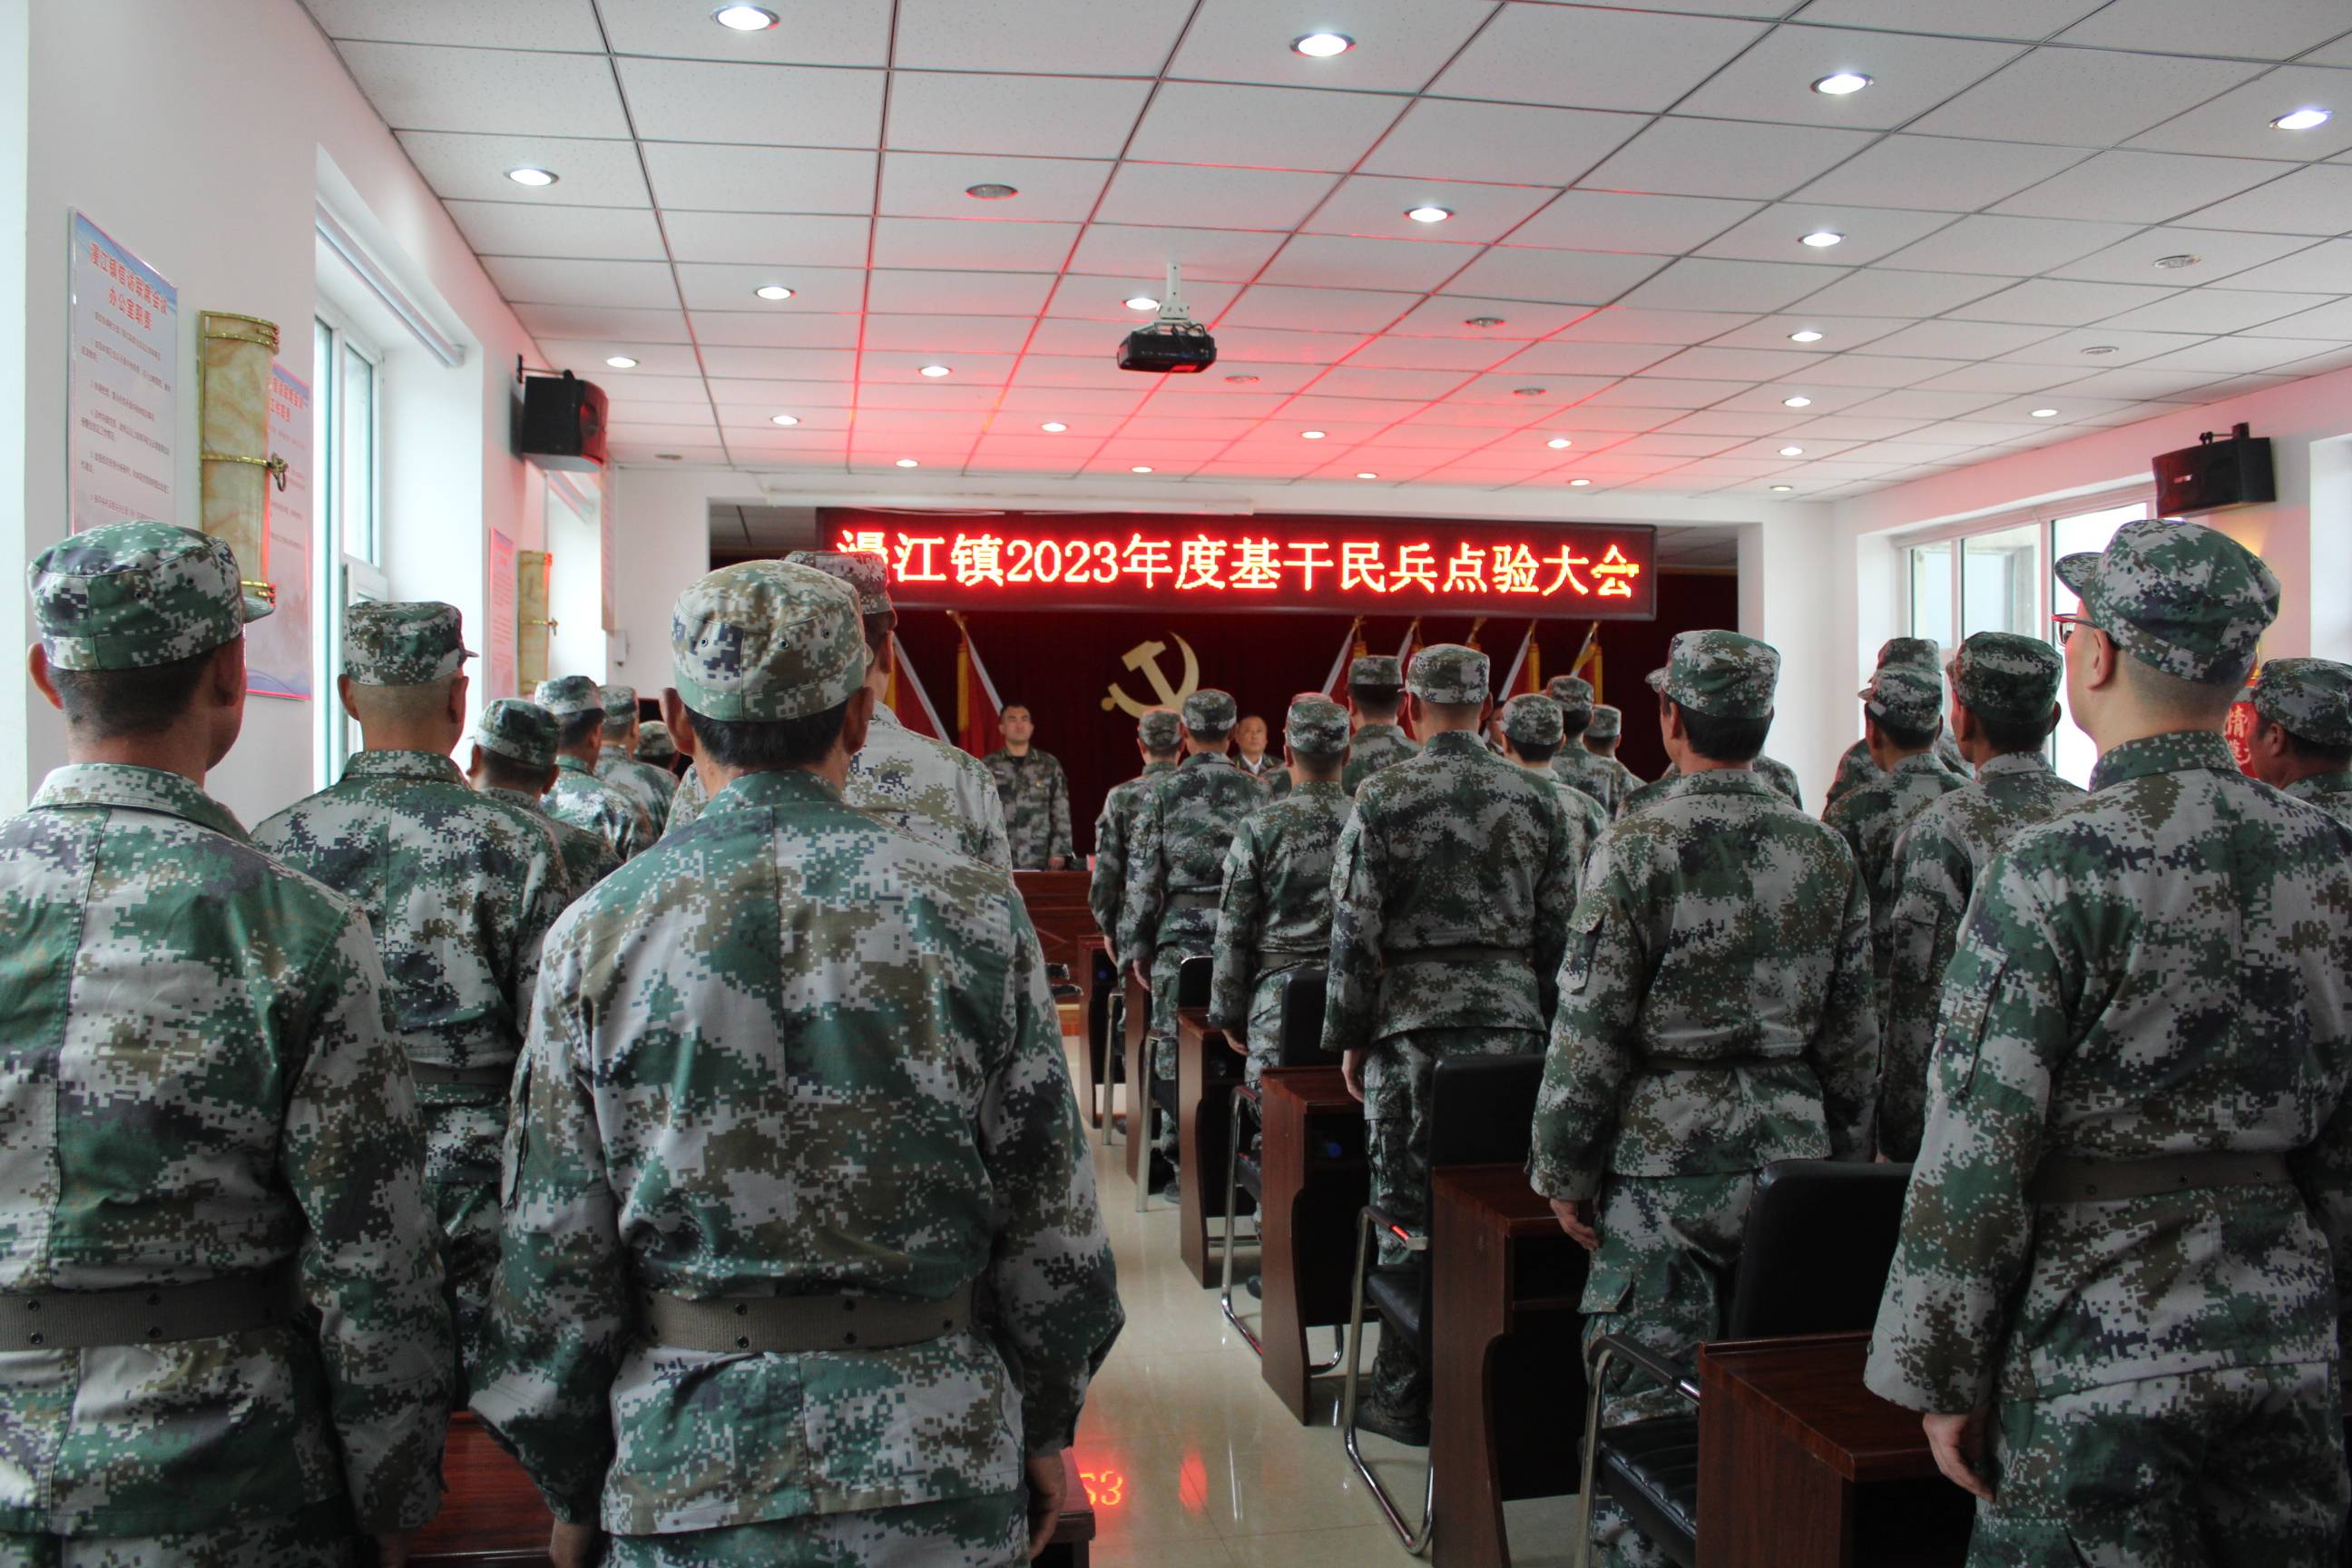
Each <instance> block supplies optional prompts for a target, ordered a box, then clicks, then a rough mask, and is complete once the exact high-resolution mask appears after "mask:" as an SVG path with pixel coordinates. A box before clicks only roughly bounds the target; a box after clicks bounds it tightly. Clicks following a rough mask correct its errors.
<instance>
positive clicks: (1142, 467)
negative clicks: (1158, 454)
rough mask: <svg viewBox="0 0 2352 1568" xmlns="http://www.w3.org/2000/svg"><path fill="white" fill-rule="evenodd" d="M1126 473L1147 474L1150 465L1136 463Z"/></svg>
mask: <svg viewBox="0 0 2352 1568" xmlns="http://www.w3.org/2000/svg"><path fill="white" fill-rule="evenodd" d="M1127 471H1128V472H1129V473H1130V474H1148V473H1150V471H1151V465H1150V464H1149V463H1138V464H1136V465H1135V467H1133V468H1129V469H1128V470H1127Z"/></svg>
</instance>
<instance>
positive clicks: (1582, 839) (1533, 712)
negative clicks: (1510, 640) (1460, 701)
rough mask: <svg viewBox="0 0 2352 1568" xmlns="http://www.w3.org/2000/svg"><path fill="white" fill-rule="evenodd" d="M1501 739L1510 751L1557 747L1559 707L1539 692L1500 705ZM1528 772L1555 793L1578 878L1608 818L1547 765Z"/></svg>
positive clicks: (1526, 693) (1607, 823)
mask: <svg viewBox="0 0 2352 1568" xmlns="http://www.w3.org/2000/svg"><path fill="white" fill-rule="evenodd" d="M1503 738H1504V739H1505V740H1507V741H1508V742H1510V743H1511V744H1512V745H1513V746H1514V747H1527V746H1534V747H1537V748H1538V749H1542V748H1547V747H1557V746H1558V745H1559V743H1560V742H1561V740H1562V738H1563V737H1562V729H1561V722H1560V716H1559V704H1558V703H1557V702H1554V701H1553V700H1551V699H1550V698H1549V697H1547V696H1545V695H1543V694H1542V693H1541V692H1537V691H1524V692H1521V693H1520V694H1519V695H1518V696H1517V697H1514V698H1512V699H1511V700H1509V701H1508V702H1506V703H1504V704H1503ZM1574 743H1575V742H1570V744H1571V745H1572V744H1574ZM1525 754H1526V753H1525V752H1521V755H1522V756H1524V755H1525ZM1529 771H1530V772H1532V773H1536V774H1537V776H1538V777H1539V778H1542V779H1544V780H1545V781H1547V782H1548V783H1549V784H1551V785H1552V787H1553V788H1555V789H1557V790H1559V805H1560V810H1561V811H1562V812H1563V813H1564V814H1565V815H1566V816H1567V817H1568V828H1569V832H1570V836H1571V837H1574V838H1575V839H1576V842H1577V848H1576V870H1577V875H1578V876H1579V877H1581V876H1582V875H1583V874H1584V867H1585V863H1586V862H1587V861H1589V860H1591V858H1592V848H1593V846H1594V845H1596V844H1598V843H1600V842H1601V833H1602V832H1603V831H1604V830H1605V829H1606V828H1607V827H1608V826H1609V814H1608V813H1607V812H1606V811H1604V810H1603V809H1602V808H1601V803H1600V802H1599V801H1598V800H1595V799H1594V798H1593V797H1592V796H1591V795H1587V794H1586V793H1585V792H1584V791H1582V790H1580V789H1579V788H1577V787H1576V786H1575V785H1574V784H1570V783H1569V782H1568V781H1567V780H1565V779H1563V778H1561V777H1560V776H1559V774H1557V773H1553V772H1552V771H1551V764H1550V763H1548V762H1547V763H1540V764H1538V765H1537V766H1535V767H1533V768H1530V769H1529Z"/></svg>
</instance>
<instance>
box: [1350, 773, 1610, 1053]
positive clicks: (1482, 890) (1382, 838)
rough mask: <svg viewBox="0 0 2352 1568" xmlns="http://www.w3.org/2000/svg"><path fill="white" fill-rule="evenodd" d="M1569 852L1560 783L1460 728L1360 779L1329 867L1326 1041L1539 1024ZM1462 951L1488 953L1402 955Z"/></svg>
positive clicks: (1563, 918) (1570, 885)
mask: <svg viewBox="0 0 2352 1568" xmlns="http://www.w3.org/2000/svg"><path fill="white" fill-rule="evenodd" d="M1579 851H1580V845H1579V843H1578V842H1577V838H1576V835H1575V830H1574V829H1572V828H1571V827H1570V826H1569V823H1568V816H1567V813H1566V812H1564V811H1563V810H1562V809H1561V807H1560V804H1559V788H1558V786H1557V785H1556V784H1553V783H1552V782H1551V781H1550V780H1549V779H1545V778H1542V777H1540V776H1538V775H1537V774H1535V773H1530V772H1528V770H1527V769H1525V768H1523V767H1521V766H1519V765H1518V764H1517V763H1513V762H1507V761H1506V760H1504V759H1503V758H1501V757H1498V756H1496V755H1495V754H1494V753H1493V752H1489V751H1488V750H1486V746H1485V744H1484V743H1483V742H1481V741H1480V740H1479V738H1478V737H1477V736H1475V735H1473V734H1470V733H1468V732H1466V731H1445V732H1444V733H1443V734H1439V735H1435V736H1433V737H1431V739H1430V742H1429V746H1428V748H1427V749H1426V750H1425V751H1423V752H1422V753H1421V754H1420V755H1419V756H1417V757H1415V758H1413V759H1412V761H1411V762H1409V763H1403V764H1402V765H1401V766H1398V767H1395V768H1391V769H1389V770H1388V771H1387V772H1385V773H1381V774H1380V775H1379V776H1378V777H1377V778H1375V779H1373V780H1371V781H1370V782H1368V784H1367V785H1366V787H1365V788H1364V790H1363V791H1362V792H1361V793H1360V794H1359V795H1357V796H1356V815H1355V816H1353V817H1352V818H1350V819H1349V823H1348V826H1346V827H1345V828H1343V829H1342V830H1341V831H1340V834H1339V859H1338V862H1337V863H1336V864H1335V865H1334V866H1333V867H1332V869H1331V895H1332V899H1333V900H1334V902H1333V909H1332V916H1331V957H1330V968H1331V978H1330V982H1329V991H1328V1000H1327V1002H1326V1005H1325V1010H1324V1016H1323V1048H1324V1049H1325V1050H1326V1051H1328V1052H1333V1053H1337V1052H1339V1051H1343V1050H1361V1049H1363V1048H1365V1047H1369V1046H1370V1045H1372V1044H1373V1043H1375V1042H1376V1041H1379V1040H1381V1039H1385V1038H1386V1037H1389V1036H1391V1035H1396V1034H1402V1033H1403V1032H1405V1031H1406V1030H1409V1029H1429V1028H1456V1027H1470V1028H1493V1029H1511V1030H1527V1031H1529V1032H1535V1031H1539V1030H1541V1029H1542V1028H1543V1027H1544V1026H1545V1025H1546V1024H1547V1023H1548V1022H1549V1019H1550V1016H1551V1005H1552V981H1553V977H1554V976H1555V975H1556V974H1558V973H1559V960H1560V953H1561V951H1562V949H1563V948H1564V946H1565V945H1566V942H1567V939H1568V913H1569V910H1570V908H1571V907H1572V906H1573V905H1574V904H1575V902H1576V869H1577V858H1578V855H1579ZM1465 947H1467V948H1488V949H1495V950H1498V951H1497V952H1496V954H1495V956H1492V957H1472V958H1464V957H1460V956H1452V957H1447V958H1445V959H1444V960H1443V961H1439V962H1428V961H1416V960H1415V959H1414V958H1413V954H1414V953H1416V952H1437V951H1443V950H1447V949H1460V948H1465ZM1513 952H1517V953H1523V954H1525V955H1526V956H1525V957H1524V958H1520V957H1514V956H1510V954H1511V953H1513Z"/></svg>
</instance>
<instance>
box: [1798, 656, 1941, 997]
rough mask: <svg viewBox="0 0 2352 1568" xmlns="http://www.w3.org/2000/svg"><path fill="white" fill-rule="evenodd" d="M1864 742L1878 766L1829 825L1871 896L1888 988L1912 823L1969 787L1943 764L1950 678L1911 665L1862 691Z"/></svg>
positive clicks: (1879, 965) (1873, 943) (1874, 945)
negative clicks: (1898, 863) (1906, 836)
mask: <svg viewBox="0 0 2352 1568" xmlns="http://www.w3.org/2000/svg"><path fill="white" fill-rule="evenodd" d="M1860 695H1861V697H1862V700H1863V712H1864V723H1865V725H1866V726H1867V729H1868V733H1867V734H1866V735H1865V736H1864V739H1865V740H1866V741H1867V742H1868V743H1869V746H1870V754H1871V757H1872V759H1873V760H1874V763H1875V766H1874V768H1873V770H1872V772H1871V774H1870V776H1869V777H1868V778H1866V779H1864V781H1863V782H1862V783H1861V784H1857V785H1855V786H1854V788H1853V789H1852V790H1850V791H1848V792H1847V793H1846V794H1845V795H1843V796H1841V797H1840V798H1839V800H1838V802H1837V804H1836V805H1832V806H1831V807H1830V808H1829V809H1828V810H1827V811H1825V812H1823V813H1822V822H1823V823H1824V824H1826V825H1827V826H1830V827H1832V828H1833V829H1835V830H1836V832H1837V833H1838V834H1839V836H1840V837H1843V838H1844V840H1845V841H1846V847H1848V848H1850V849H1852V850H1853V861H1854V864H1855V865H1856V866H1858V867H1860V868H1861V869H1862V879H1863V882H1864V885H1865V886H1867V887H1868V888H1869V889H1870V949H1871V962H1872V963H1873V965H1874V973H1876V974H1877V977H1878V983H1879V984H1880V985H1881V986H1882V987H1883V986H1884V985H1885V984H1886V976H1887V973H1888V972H1889V970H1890V969H1891V967H1892V965H1893V963H1894V954H1895V923H1894V922H1895V839H1897V838H1898V837H1901V836H1902V833H1903V830H1904V829H1905V828H1906V827H1907V826H1910V825H1911V819H1912V818H1913V817H1915V816H1918V815H1919V813H1920V812H1921V811H1923V810H1924V809H1926V808H1927V806H1928V805H1931V804H1933V803H1934V802H1936V801H1938V800H1941V799H1942V798H1943V797H1944V796H1946V795H1949V794H1951V793H1952V792H1953V791H1954V790H1958V789H1965V788H1967V787H1968V782H1969V781H1968V780H1967V779H1966V778H1965V777H1963V776H1962V775H1960V774H1958V773H1953V772H1951V771H1949V770H1948V769H1947V768H1946V767H1945V766H1944V765H1943V764H1942V763H1939V762H1937V760H1936V755H1935V751H1934V743H1935V742H1936V741H1937V739H1938V738H1939V737H1940V736H1941V735H1942V734H1943V727H1944V718H1943V706H1944V683H1943V678H1942V677H1941V675H1939V674H1938V673H1937V672H1935V671H1932V670H1922V669H1916V668H1912V667H1911V666H1909V665H1889V666H1887V667H1886V668H1884V669H1882V670H1880V671H1879V672H1878V673H1877V674H1876V675H1874V676H1873V677H1871V679H1870V684H1869V685H1868V686H1865V687H1864V688H1863V689H1862V691H1861V694H1860Z"/></svg>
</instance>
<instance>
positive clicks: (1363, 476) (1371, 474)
mask: <svg viewBox="0 0 2352 1568" xmlns="http://www.w3.org/2000/svg"><path fill="white" fill-rule="evenodd" d="M1356 477H1357V478H1358V479H1379V478H1380V475H1378V474H1376V473H1374V472H1372V471H1371V470H1370V468H1367V469H1365V470H1364V471H1363V472H1362V473H1360V474H1358V475H1357V476H1356Z"/></svg>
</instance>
